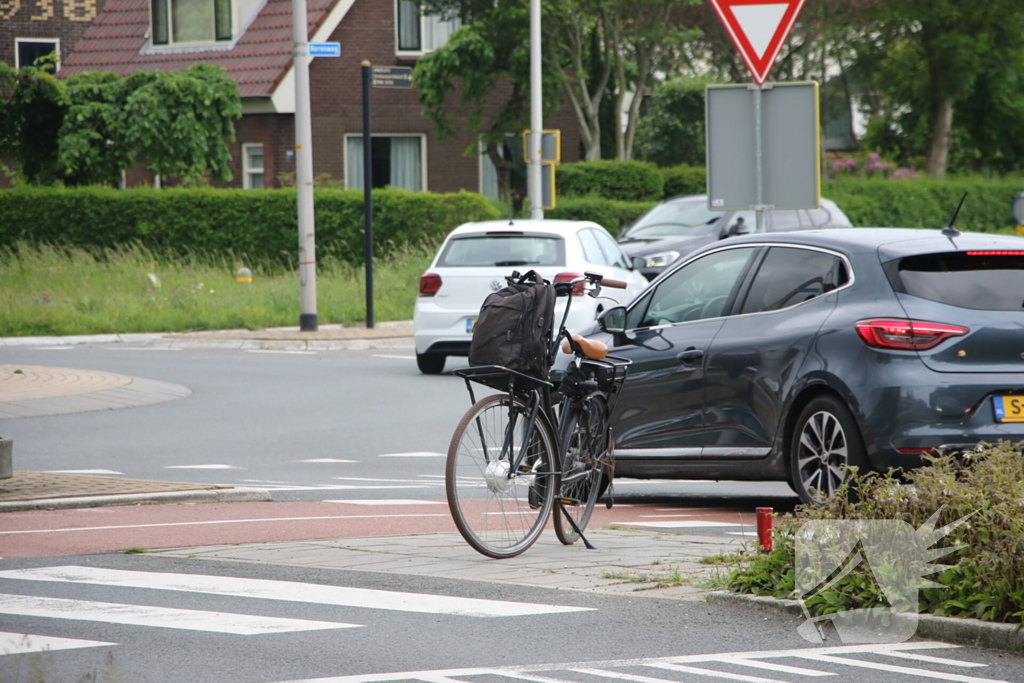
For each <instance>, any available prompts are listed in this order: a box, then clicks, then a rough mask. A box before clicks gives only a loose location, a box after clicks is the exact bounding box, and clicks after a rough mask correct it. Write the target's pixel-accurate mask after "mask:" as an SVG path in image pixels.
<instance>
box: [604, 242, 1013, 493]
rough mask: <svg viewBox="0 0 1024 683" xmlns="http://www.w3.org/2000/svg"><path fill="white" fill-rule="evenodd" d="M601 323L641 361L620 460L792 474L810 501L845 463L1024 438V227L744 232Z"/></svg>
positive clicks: (686, 263) (756, 475)
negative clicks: (1011, 232) (1021, 233)
mask: <svg viewBox="0 0 1024 683" xmlns="http://www.w3.org/2000/svg"><path fill="white" fill-rule="evenodd" d="M599 325H600V328H601V329H600V330H599V331H598V332H596V336H597V337H598V338H601V339H602V340H604V341H606V342H607V343H608V345H609V347H610V351H611V353H613V354H615V355H618V356H624V357H628V358H630V359H632V361H633V364H632V366H631V369H630V374H629V377H628V379H627V381H626V383H625V385H624V387H623V390H622V393H621V395H620V399H619V401H618V405H617V406H616V410H615V414H614V415H613V417H612V427H613V429H614V433H615V439H616V451H615V453H616V474H617V475H618V476H626V477H638V478H677V479H680V478H685V479H733V480H784V481H789V482H790V485H791V486H792V487H793V489H794V490H795V491H796V493H797V494H798V495H799V496H800V497H801V498H802V499H803V500H804V501H811V500H814V499H817V498H820V497H822V496H829V495H831V494H832V493H833V492H834V491H835V489H836V487H838V486H839V485H840V483H841V482H842V480H843V478H844V475H845V469H844V467H843V466H844V465H846V464H850V465H856V466H858V467H860V468H862V469H863V468H865V467H871V468H875V469H878V470H885V469H888V468H891V467H897V468H910V467H915V466H918V465H920V464H921V462H922V459H921V455H922V454H924V453H928V452H930V451H931V450H932V449H939V450H957V449H964V448H969V447H972V446H974V445H976V444H977V443H978V442H980V441H986V442H990V443H994V442H996V441H998V440H1000V439H1008V440H1011V441H1015V442H1016V441H1021V440H1024V239H1021V238H1018V237H1012V236H1004V235H985V234H979V233H964V234H959V235H955V236H951V237H949V236H946V235H944V234H943V233H942V232H940V231H935V230H907V229H889V228H854V229H835V230H821V231H808V232H799V233H785V234H758V235H749V236H746V237H737V238H735V239H731V240H728V241H726V242H720V243H716V244H714V245H711V246H708V247H705V248H703V249H701V250H698V251H697V252H695V253H694V254H692V255H691V256H690V257H689V258H688V259H685V260H682V261H681V262H680V263H677V264H674V265H673V266H672V267H671V268H670V269H669V270H667V271H666V272H665V273H663V274H662V276H660V277H659V278H658V279H656V280H655V281H654V282H652V283H651V285H650V286H649V287H648V289H647V290H645V292H644V293H643V294H642V295H641V296H640V297H638V298H637V299H636V300H635V301H634V302H633V303H631V304H630V305H629V306H628V307H617V308H613V309H610V310H608V311H606V312H605V313H604V315H603V316H602V318H601V319H600V321H599ZM602 331H603V334H602Z"/></svg>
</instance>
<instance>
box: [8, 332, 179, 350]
mask: <svg viewBox="0 0 1024 683" xmlns="http://www.w3.org/2000/svg"><path fill="white" fill-rule="evenodd" d="M163 336H164V335H163V333H160V332H153V333H138V334H78V335H69V336H66V337H0V348H2V347H5V346H12V347H13V346H66V345H75V344H115V343H118V342H121V343H125V344H130V343H137V342H146V341H150V340H151V339H160V338H161V337H163Z"/></svg>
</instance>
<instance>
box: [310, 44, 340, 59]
mask: <svg viewBox="0 0 1024 683" xmlns="http://www.w3.org/2000/svg"><path fill="white" fill-rule="evenodd" d="M309 56H310V57H340V56H341V43H310V44H309Z"/></svg>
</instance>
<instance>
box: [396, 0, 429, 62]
mask: <svg viewBox="0 0 1024 683" xmlns="http://www.w3.org/2000/svg"><path fill="white" fill-rule="evenodd" d="M422 47H423V46H422V45H421V44H420V5H419V2H416V1H415V0H398V49H399V50H420V49H422Z"/></svg>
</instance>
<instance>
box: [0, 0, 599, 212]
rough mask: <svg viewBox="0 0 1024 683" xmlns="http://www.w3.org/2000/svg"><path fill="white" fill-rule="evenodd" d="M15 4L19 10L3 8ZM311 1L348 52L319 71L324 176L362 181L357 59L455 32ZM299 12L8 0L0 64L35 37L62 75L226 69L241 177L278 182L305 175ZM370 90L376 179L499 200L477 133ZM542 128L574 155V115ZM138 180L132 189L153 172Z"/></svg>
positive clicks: (234, 3) (310, 7) (314, 30)
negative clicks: (297, 121)
mask: <svg viewBox="0 0 1024 683" xmlns="http://www.w3.org/2000/svg"><path fill="white" fill-rule="evenodd" d="M12 2H13V3H14V5H13V6H14V7H17V6H18V5H19V4H20V6H21V9H20V11H17V12H15V14H14V15H12V16H11V17H8V16H4V13H5V12H6V13H7V14H10V9H7V10H5V9H3V8H4V7H9V6H11V3H12ZM306 3H307V17H308V22H307V23H308V27H309V37H310V41H311V42H325V41H338V42H340V43H341V50H342V56H341V58H316V59H314V60H313V61H312V63H311V65H310V91H311V100H312V102H311V105H312V123H313V170H314V174H316V175H317V176H320V175H321V174H327V175H329V176H330V177H331V178H332V179H334V180H337V181H341V182H344V184H345V186H346V187H362V186H363V185H362V182H363V179H362V166H361V161H360V159H361V154H362V139H361V136H362V85H361V83H362V81H361V62H362V61H363V60H368V61H370V62H371V63H372V64H373V65H374V66H414V65H415V63H416V60H417V59H418V58H419V57H420V56H422V55H423V54H426V53H427V52H429V51H431V50H432V49H436V48H437V47H440V46H442V45H443V44H444V42H445V41H446V40H447V38H448V35H449V34H450V33H451V31H452V30H454V28H456V26H455V25H453V24H452V23H451V22H441V21H438V20H437V19H436V18H434V17H429V16H423V15H422V14H421V13H420V11H419V6H418V4H417V2H416V0H306ZM30 5H31V6H30ZM44 7H45V8H47V9H46V11H44V10H42V9H39V8H44ZM69 8H70V9H69ZM47 12H48V13H49V14H47ZM291 16H292V2H291V0H6V2H0V17H2V18H3V19H4V22H3V28H2V30H0V42H2V43H3V45H2V46H0V59H3V60H5V61H8V62H9V63H11V62H12V61H14V60H15V59H16V58H17V55H18V54H24V56H25V58H27V57H28V56H29V55H30V49H35V50H37V51H38V50H42V49H45V48H46V45H45V44H44V45H41V46H36V47H34V48H33V45H34V44H35V42H40V41H53V40H56V41H58V43H59V50H60V54H61V57H62V60H63V62H62V65H61V68H60V72H59V75H60V76H62V77H66V76H69V75H72V74H76V73H81V72H83V71H114V72H117V73H120V74H122V75H127V74H130V73H132V72H134V71H137V70H158V69H159V70H173V69H184V68H187V67H188V66H190V65H191V64H193V63H194V62H197V61H203V62H206V63H209V64H217V65H221V66H223V67H224V68H225V69H226V70H227V73H228V75H229V76H231V77H232V78H233V79H234V80H235V81H237V83H238V88H239V93H240V95H241V97H242V108H243V109H242V110H243V117H242V119H241V120H240V121H238V122H237V123H236V125H235V134H236V141H235V142H234V143H233V144H232V147H231V154H232V172H233V174H234V181H233V182H232V183H231V185H233V186H235V187H246V188H259V187H276V186H279V185H280V184H281V183H280V180H279V178H280V177H281V176H288V175H290V174H293V173H294V171H295V164H294V155H293V151H292V150H293V147H294V141H295V134H294V113H295V102H294V81H293V78H294V76H293V71H292V68H291V62H292V55H291V53H292V49H293V48H292V27H291V23H292V22H291ZM47 36H51V37H47ZM33 41H35V42H33ZM19 51H20V52H19ZM498 96H500V94H499V95H498ZM370 97H371V105H372V112H373V114H372V118H371V129H372V134H373V150H372V153H373V157H374V172H373V180H372V184H373V186H374V187H380V186H384V185H392V186H396V187H405V188H408V189H411V190H429V191H432V192H454V191H458V190H468V191H471V192H482V193H484V194H488V195H491V196H494V195H495V194H496V187H497V186H496V181H495V177H494V167H493V165H492V164H491V162H490V160H489V159H487V157H486V156H485V155H470V156H466V155H465V151H466V150H467V149H472V148H473V146H474V145H475V144H477V142H476V141H477V139H478V135H477V133H476V132H474V131H469V130H464V131H460V132H459V133H458V134H457V135H456V136H455V137H454V138H449V139H446V140H439V139H438V138H437V135H436V130H435V128H434V125H433V123H432V122H431V121H430V120H429V119H427V118H424V117H423V116H422V114H421V107H420V105H419V103H418V102H417V99H416V90H415V89H414V88H409V89H383V88H381V89H377V88H375V89H373V90H372V91H371V96H370ZM545 125H546V127H548V128H559V129H561V130H562V158H563V160H564V161H575V160H577V159H578V147H579V137H578V132H577V129H576V123H575V119H574V118H573V115H572V112H571V111H569V110H568V108H563V109H562V110H561V111H560V112H558V113H557V114H555V115H554V116H552V117H550V120H548V121H546V124H545ZM516 147H517V146H516V145H515V144H510V145H508V148H509V153H510V154H512V155H513V156H514V155H516V154H518V155H519V156H521V153H519V150H517V149H516ZM137 176H139V174H138V173H137V172H133V173H132V176H131V178H130V179H129V184H133V180H134V181H136V182H137V181H138V180H142V179H144V178H142V177H137Z"/></svg>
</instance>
